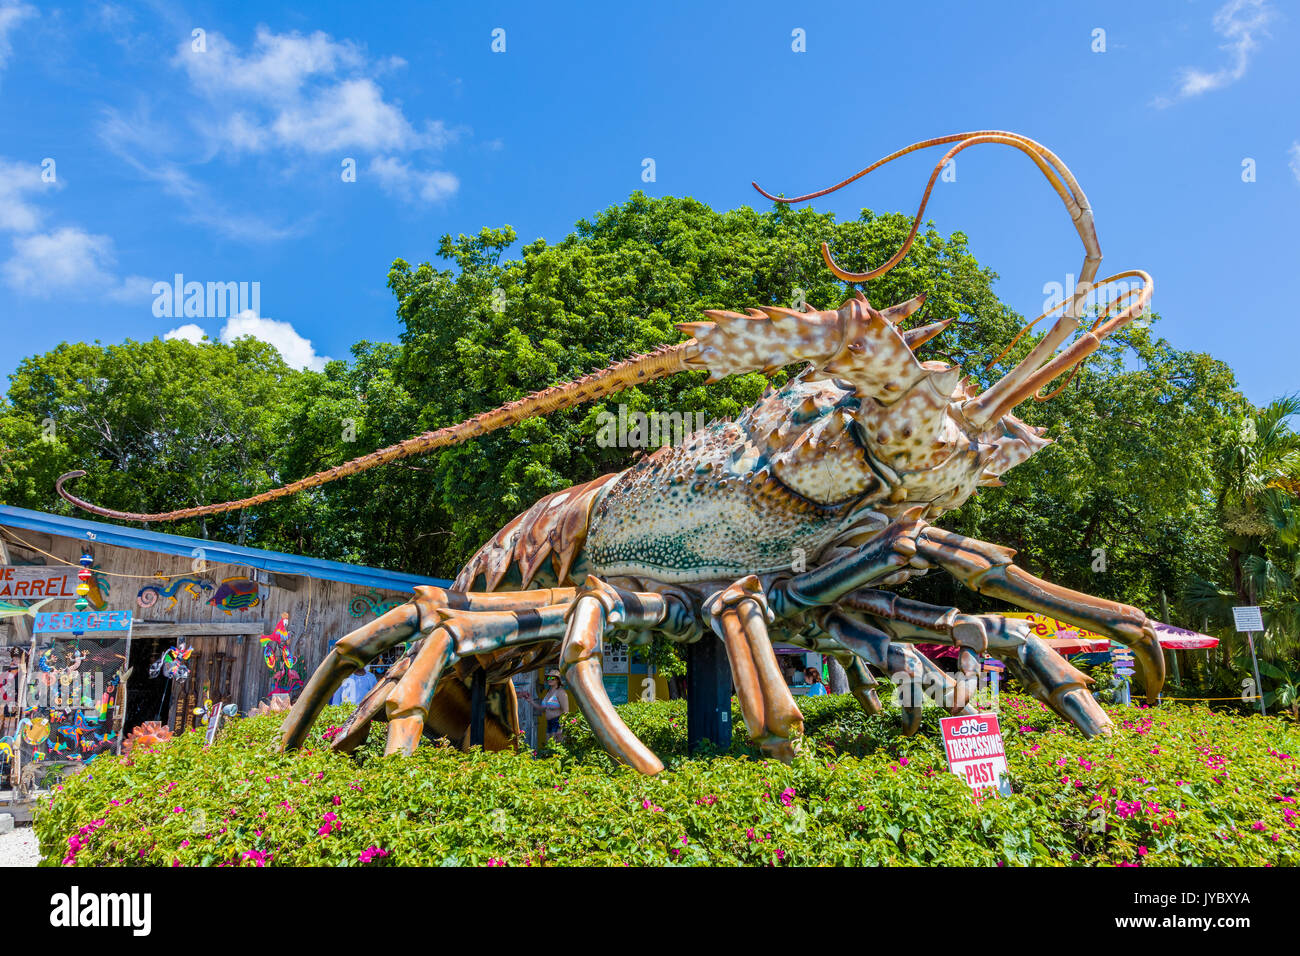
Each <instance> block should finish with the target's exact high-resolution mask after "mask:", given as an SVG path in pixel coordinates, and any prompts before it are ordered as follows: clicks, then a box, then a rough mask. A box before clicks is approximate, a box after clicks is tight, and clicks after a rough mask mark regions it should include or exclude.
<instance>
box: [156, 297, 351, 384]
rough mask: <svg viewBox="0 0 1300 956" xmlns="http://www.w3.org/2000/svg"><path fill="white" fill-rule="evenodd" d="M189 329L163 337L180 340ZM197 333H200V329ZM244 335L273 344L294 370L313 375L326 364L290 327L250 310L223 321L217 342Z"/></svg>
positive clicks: (176, 331) (308, 343) (310, 345)
mask: <svg viewBox="0 0 1300 956" xmlns="http://www.w3.org/2000/svg"><path fill="white" fill-rule="evenodd" d="M191 328H194V329H197V328H198V327H197V326H181V327H180V328H179V329H173V330H172V331H171V332H168V333H167V335H168V337H172V333H177V335H176V337H183V336H181V335H180V333H182V332H185V331H187V330H188V329H191ZM198 331H200V332H202V329H198ZM246 335H251V336H252V337H253V338H255V339H260V340H261V341H263V342H267V343H270V344H271V345H274V346H275V347H276V348H277V349H278V350H279V352H280V354H281V355H282V356H283V357H284V360H285V361H286V362H287V363H289V364H290V365H292V366H293V367H294V368H309V369H311V370H312V371H314V372H320V371H323V370H324V368H325V363H326V362H328V361H329V358H328V357H326V356H321V355H317V354H316V350H315V349H314V348H312V344H311V340H310V339H305V338H303V337H302V336H301V335H299V334H298V333H297V331H295V330H294V327H293V325H292V324H290V323H288V322H280V321H278V320H276V319H264V318H262V317H261V316H260V315H257V314H256V313H254V312H253V311H252V310H251V309H246V310H245V311H243V312H241V313H239V315H236V316H232V317H231V318H229V319H227V320H226V324H225V325H224V326H222V328H221V341H222V342H225V343H226V344H227V345H229V344H230V343H231V342H233V341H234V340H235V339H238V338H242V337H243V336H246Z"/></svg>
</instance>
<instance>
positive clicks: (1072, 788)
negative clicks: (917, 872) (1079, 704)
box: [35, 695, 1300, 866]
mask: <svg viewBox="0 0 1300 956" xmlns="http://www.w3.org/2000/svg"><path fill="white" fill-rule="evenodd" d="M800 706H801V707H802V708H803V710H804V713H805V715H806V717H807V730H808V736H807V737H806V738H805V739H804V741H803V745H802V752H801V753H800V755H799V757H798V758H797V759H796V760H795V762H794V763H793V765H791V766H785V765H782V764H780V763H776V762H773V761H767V760H760V759H756V757H755V755H754V754H753V748H752V745H751V744H750V743H749V741H748V739H747V738H746V737H745V735H744V733H743V729H742V728H743V724H742V723H741V722H740V715H739V714H738V713H736V714H734V715H733V716H734V718H735V726H736V727H737V728H738V733H737V734H736V739H735V741H734V743H733V746H732V747H731V749H730V751H729V752H728V753H726V754H719V755H710V756H707V757H702V758H687V757H686V755H685V753H684V751H685V726H686V711H685V706H684V704H683V702H681V701H674V702H660V703H653V704H630V705H627V706H624V707H622V708H620V711H621V712H622V714H623V716H624V718H625V719H626V720H627V722H628V724H629V726H630V727H631V728H632V729H633V730H634V731H635V732H637V733H638V735H639V736H640V737H641V738H642V739H643V740H645V741H646V742H647V744H649V745H650V746H651V748H652V749H654V750H656V752H657V753H659V754H660V756H661V757H663V758H665V761H666V763H667V764H668V770H667V772H665V773H662V774H660V775H658V776H656V777H653V778H646V777H642V776H640V775H638V774H636V773H635V772H633V771H631V770H628V769H627V768H621V767H615V766H614V765H613V763H612V761H610V760H609V758H608V757H607V756H606V755H605V754H604V753H603V752H602V751H600V749H599V748H598V747H597V746H596V744H595V741H594V740H593V738H592V736H591V733H590V731H589V729H588V728H587V727H586V725H585V723H584V722H583V721H582V719H581V717H578V716H568V717H566V718H565V724H566V728H567V732H568V741H567V743H566V744H565V745H563V746H561V747H559V748H557V750H556V752H555V753H554V754H553V755H552V756H551V757H550V758H549V759H536V758H534V757H532V756H531V755H529V754H526V753H524V754H516V753H500V754H484V753H482V752H479V751H475V752H472V753H469V754H461V753H459V752H457V751H455V750H452V749H450V748H447V747H439V746H435V745H431V744H426V745H425V746H422V747H421V748H420V749H419V750H418V751H417V753H416V755H415V756H414V757H411V758H406V759H403V758H385V757H383V756H381V753H382V733H383V729H382V727H377V728H375V730H374V731H372V734H371V739H370V741H369V742H368V743H367V744H366V745H365V746H364V747H363V748H361V750H360V751H359V752H358V754H357V756H356V757H355V758H353V757H344V756H340V755H337V754H334V753H331V752H329V751H328V750H327V749H325V748H324V745H323V741H322V739H321V737H322V734H323V733H324V732H327V731H328V728H329V727H331V726H332V725H336V724H339V723H341V722H342V720H343V718H344V716H345V715H346V712H347V711H346V708H329V709H327V711H326V712H325V714H324V715H323V716H322V719H321V722H320V723H318V725H317V726H316V728H315V729H314V731H313V736H312V739H313V740H314V741H315V742H316V745H315V746H314V747H313V748H310V749H307V750H304V751H302V752H299V753H295V754H279V753H276V752H275V751H274V749H273V742H274V740H275V738H276V733H277V729H278V726H279V723H280V720H281V717H280V716H279V715H271V716H265V717H256V718H250V719H246V720H238V721H235V722H233V723H231V724H230V725H229V726H228V727H227V729H225V730H224V731H223V732H222V734H221V736H220V737H219V739H218V741H217V742H216V744H215V745H214V746H213V747H212V748H211V749H208V750H205V749H204V748H203V745H202V737H201V735H199V734H186V735H184V736H182V737H180V738H178V739H177V740H175V741H172V742H171V743H169V744H167V745H166V746H164V747H162V748H160V749H159V750H158V751H157V752H154V753H146V754H141V755H138V756H137V758H136V760H135V763H134V765H127V764H126V763H125V762H124V761H121V760H118V759H114V758H101V759H100V760H98V761H96V762H95V763H94V764H92V765H91V766H90V767H89V768H88V769H87V770H86V771H84V772H82V773H81V774H78V775H77V776H75V777H73V778H71V779H69V780H68V781H66V782H65V783H64V784H63V785H62V786H61V787H59V789H58V790H57V791H56V792H55V793H54V795H53V796H52V797H51V798H49V799H47V800H45V801H43V803H42V805H41V806H40V807H39V808H38V811H37V814H36V821H35V828H36V833H37V835H38V838H39V840H40V847H41V852H42V853H43V854H44V857H45V863H46V865H59V864H60V862H64V863H75V864H77V865H97V866H104V865H127V866H130V865H151V866H175V865H184V866H190V865H257V864H260V863H268V864H271V865H309V864H324V865H340V866H360V865H369V866H384V865H440V864H441V865H461V864H464V865H499V864H502V863H504V864H506V865H511V866H516V865H529V864H531V865H538V864H550V865H557V864H560V865H570V864H595V865H619V864H628V865H656V866H658V865H676V864H692V865H759V864H761V865H773V864H775V865H875V864H953V865H977V866H989V865H1004V864H1011V865H1021V864H1034V865H1053V864H1058V865H1069V864H1071V863H1074V864H1076V865H1133V864H1138V865H1142V864H1147V865H1150V864H1155V865H1189V864H1190V865H1195V864H1216V865H1245V864H1251V865H1261V864H1276V865H1294V864H1295V863H1297V862H1300V828H1298V824H1300V812H1298V811H1300V807H1298V805H1297V802H1296V801H1297V799H1298V798H1300V772H1298V771H1297V760H1296V757H1297V753H1300V747H1298V746H1297V732H1296V725H1295V723H1294V722H1291V721H1289V720H1282V719H1273V718H1268V719H1265V718H1261V717H1241V716H1235V715H1225V714H1218V713H1213V712H1211V711H1209V710H1207V709H1205V708H1195V709H1193V708H1184V707H1177V706H1170V707H1165V708H1161V709H1145V708H1111V710H1112V713H1113V715H1114V716H1115V718H1116V722H1117V725H1118V730H1117V732H1116V734H1115V735H1114V736H1113V737H1112V738H1110V739H1109V740H1096V741H1085V740H1084V739H1083V738H1082V737H1080V736H1079V734H1078V733H1077V732H1076V731H1074V730H1072V729H1069V728H1067V727H1066V725H1064V724H1063V723H1062V722H1061V721H1060V720H1058V719H1057V718H1055V717H1054V716H1052V715H1050V714H1049V713H1048V712H1046V711H1045V710H1044V708H1042V706H1041V705H1040V704H1038V703H1037V702H1036V701H1033V700H1030V699H1026V698H1018V697H1012V696H1009V695H1004V696H1003V698H1002V724H1003V728H1004V734H1005V737H1006V743H1007V750H1008V760H1009V764H1010V769H1011V773H1012V776H1013V785H1014V788H1015V793H1014V795H1013V796H1011V797H1006V798H998V799H989V800H986V801H984V802H983V803H982V804H981V805H979V806H977V805H976V804H975V803H974V802H973V800H972V799H971V795H970V792H969V791H968V790H967V788H966V786H965V784H964V783H962V782H961V781H959V780H958V779H957V778H956V777H955V776H953V775H951V774H949V773H947V772H946V771H945V769H944V763H943V754H942V750H941V748H940V746H939V744H938V739H937V714H936V713H934V712H931V713H928V714H927V716H926V722H925V725H924V727H923V730H922V732H921V733H920V734H919V735H917V736H915V737H911V738H907V737H901V736H899V734H898V731H899V724H898V719H897V717H896V716H894V715H890V714H886V715H882V716H880V717H874V718H869V717H867V716H865V715H864V714H862V713H861V711H860V710H859V709H858V708H857V705H856V704H855V703H854V702H853V701H852V699H851V698H848V697H827V698H821V699H802V700H801V701H800Z"/></svg>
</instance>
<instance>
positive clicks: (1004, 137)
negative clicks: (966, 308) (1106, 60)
mask: <svg viewBox="0 0 1300 956" xmlns="http://www.w3.org/2000/svg"><path fill="white" fill-rule="evenodd" d="M948 143H956V145H955V146H953V147H952V148H951V149H949V150H948V152H946V153H945V154H944V155H943V158H942V159H940V160H939V162H938V163H937V164H936V165H935V167H934V170H933V171H932V172H931V173H930V179H929V181H928V182H927V183H926V186H925V192H924V193H922V195H921V204H920V207H919V208H918V209H917V212H916V216H915V218H914V219H913V220H912V228H911V229H910V230H909V232H908V234H907V238H906V239H905V240H904V241H903V244H902V246H901V247H900V248H899V249H898V251H897V252H895V253H894V255H892V256H891V257H890V258H889V259H888V260H887V261H885V262H884V263H883V264H881V265H880V266H877V267H876V268H874V269H871V270H869V271H867V272H849V271H848V270H846V269H843V268H841V267H840V266H839V265H838V264H837V263H836V262H835V260H834V259H833V258H832V257H831V254H830V247H829V245H828V244H827V243H824V242H823V243H822V247H821V250H822V259H823V260H825V262H826V266H827V268H828V269H830V270H831V272H832V273H834V274H835V275H836V276H837V277H838V278H840V279H842V280H843V281H845V282H866V281H868V280H870V279H874V278H877V277H878V276H882V275H884V274H885V273H886V272H889V271H890V270H891V269H893V268H894V267H895V266H896V265H898V263H900V262H901V261H902V260H903V257H904V256H906V255H907V253H908V251H909V250H910V249H911V248H912V243H913V242H914V241H915V240H916V235H917V233H918V232H919V231H920V228H921V220H922V218H923V217H924V215H925V208H926V205H927V204H928V203H929V202H930V193H931V191H932V190H933V189H934V184H935V182H936V181H937V180H938V178H939V174H940V173H941V172H942V171H943V167H944V166H945V165H946V164H947V163H948V162H949V160H951V159H952V158H953V157H954V156H956V155H957V154H958V153H960V152H961V151H962V150H964V149H968V148H970V147H971V146H976V145H979V144H981V143H998V144H1001V145H1004V146H1013V147H1015V148H1016V149H1018V150H1020V151H1021V152H1022V153H1024V154H1025V155H1026V156H1028V157H1029V158H1030V159H1031V160H1033V162H1034V165H1035V166H1037V167H1038V169H1039V171H1040V172H1041V173H1042V174H1043V176H1044V177H1046V179H1047V181H1048V183H1050V184H1051V186H1052V188H1053V189H1054V190H1055V191H1056V194H1057V196H1059V197H1060V199H1061V202H1062V203H1064V205H1065V208H1066V211H1067V212H1068V213H1069V214H1070V219H1071V221H1072V222H1073V223H1074V228H1075V230H1076V231H1077V232H1078V234H1079V239H1080V240H1081V241H1082V242H1083V251H1084V256H1083V265H1082V267H1081V268H1080V270H1079V280H1078V282H1077V284H1076V286H1075V292H1074V295H1073V296H1071V297H1070V298H1069V299H1067V300H1063V301H1062V302H1060V303H1058V304H1057V305H1056V306H1055V307H1054V308H1052V309H1049V310H1048V311H1047V312H1045V313H1043V315H1040V316H1039V317H1038V318H1037V319H1035V320H1034V321H1033V322H1031V323H1029V325H1028V326H1027V327H1026V328H1025V329H1022V330H1021V332H1020V334H1019V335H1017V336H1016V339H1013V340H1012V346H1014V344H1015V342H1016V341H1017V340H1018V339H1019V338H1020V335H1023V334H1024V333H1025V332H1026V331H1028V329H1029V328H1032V327H1033V325H1035V324H1036V323H1037V322H1039V321H1040V320H1041V319H1043V318H1045V317H1047V316H1048V315H1051V314H1052V313H1054V312H1056V311H1058V310H1062V309H1063V311H1062V313H1061V317H1060V318H1059V319H1058V320H1057V322H1056V324H1055V325H1053V326H1052V328H1051V329H1050V330H1049V331H1048V332H1047V333H1046V334H1045V335H1044V336H1043V338H1042V339H1041V340H1039V342H1038V343H1037V344H1036V345H1035V346H1034V348H1033V349H1031V350H1030V352H1029V354H1028V355H1027V356H1026V357H1025V358H1024V359H1023V360H1022V361H1021V362H1020V363H1019V364H1018V365H1016V366H1015V368H1013V369H1011V370H1010V371H1009V372H1007V374H1006V375H1004V376H1003V377H1002V378H1001V379H1000V380H998V381H997V382H996V383H995V384H993V385H992V386H990V388H989V389H988V390H987V391H985V392H984V393H983V394H981V395H979V396H976V397H975V398H973V399H971V400H970V401H968V402H967V403H966V404H965V406H964V408H963V410H964V413H965V415H966V418H967V420H968V421H970V422H971V423H972V424H975V425H977V426H984V425H987V424H989V423H990V422H996V421H997V420H999V419H1000V418H1001V416H1002V415H1004V414H1006V413H1007V412H1009V411H1011V409H1013V408H1014V407H1015V406H1016V405H1018V404H1019V403H1020V402H1022V401H1024V400H1025V399H1026V398H1028V397H1029V396H1030V395H1033V396H1034V398H1035V399H1037V400H1038V401H1046V400H1047V399H1049V398H1052V397H1053V396H1055V395H1056V394H1058V393H1059V392H1060V391H1061V388H1063V387H1064V385H1063V386H1061V388H1057V389H1056V390H1055V391H1053V392H1052V393H1051V394H1049V395H1042V394H1041V390H1042V388H1043V387H1044V386H1046V385H1047V384H1048V383H1049V382H1051V381H1052V380H1053V379H1054V378H1056V377H1057V376H1058V375H1060V374H1061V373H1062V372H1064V371H1066V370H1068V369H1070V368H1076V371H1077V366H1078V365H1079V364H1080V363H1081V362H1082V361H1083V360H1084V359H1085V358H1087V356H1088V355H1090V354H1091V353H1092V352H1094V351H1096V349H1097V347H1098V346H1099V345H1100V344H1101V340H1102V339H1104V338H1105V337H1106V336H1107V335H1109V334H1110V333H1112V332H1114V331H1115V330H1116V329H1118V328H1120V327H1122V326H1123V325H1125V324H1126V323H1128V322H1129V321H1130V320H1132V319H1133V318H1134V317H1135V316H1137V315H1141V314H1142V313H1143V312H1144V311H1145V309H1146V307H1147V304H1148V303H1149V302H1150V300H1151V293H1152V290H1153V289H1154V282H1153V281H1152V279H1151V277H1150V276H1149V275H1147V274H1146V273H1145V272H1143V271H1141V270H1140V269H1133V270H1129V271H1127V272H1121V273H1118V274H1116V275H1113V276H1109V277H1108V278H1105V279H1102V280H1101V281H1100V282H1095V283H1094V279H1095V278H1096V275H1097V269H1098V267H1099V266H1100V265H1101V245H1100V243H1099V242H1098V240H1097V229H1096V224H1095V222H1094V220H1093V215H1092V207H1091V206H1090V205H1089V204H1088V197H1087V196H1085V195H1084V192H1083V188H1082V187H1081V186H1080V185H1079V181H1078V180H1077V179H1075V178H1074V174H1073V173H1071V172H1070V169H1069V167H1068V166H1066V165H1065V163H1064V162H1062V160H1061V159H1060V157H1059V156H1057V155H1056V154H1055V153H1053V152H1052V151H1051V150H1049V149H1048V148H1047V147H1046V146H1044V145H1043V144H1042V143H1038V142H1036V141H1034V140H1032V139H1030V138H1029V137H1027V136H1021V135H1020V134H1019V133H1010V132H1007V131H1005V130H975V131H973V132H968V133H953V134H952V135H950V136H939V137H936V138H934V139H927V140H923V141H921V142H919V143H913V144H912V145H911V146H905V147H903V148H902V149H900V150H896V151H895V152H893V153H890V154H889V155H888V156H885V157H884V158H882V159H879V160H877V161H876V162H874V163H872V164H871V165H870V166H868V167H867V168H865V169H863V170H861V171H859V172H857V173H854V174H853V175H852V176H850V177H849V178H848V179H845V180H842V181H841V182H838V183H836V184H835V185H834V186H829V187H827V188H826V189H821V190H818V191H817V192H812V193H807V194H805V195H803V196H796V197H794V198H793V199H786V198H783V197H778V196H773V195H772V194H771V193H769V192H767V191H766V190H765V189H763V188H761V187H760V186H759V185H758V183H753V184H752V185H753V187H754V188H755V189H757V190H758V191H759V193H761V194H762V195H763V196H765V197H766V198H768V199H770V200H772V201H773V202H778V203H796V202H803V201H805V200H808V199H816V198H818V197H820V196H825V195H827V194H829V193H833V192H835V190H837V189H841V188H843V187H844V186H847V185H848V184H849V183H852V182H855V181H856V180H858V179H861V178H862V177H863V176H865V175H867V174H868V173H870V172H872V171H874V170H876V169H879V168H880V167H881V166H884V165H885V164H886V163H891V162H893V161H894V160H895V159H898V158H899V157H902V156H906V155H907V154H908V153H913V152H916V151H917V150H919V149H926V148H928V147H931V146H942V145H946V144H948ZM1129 277H1133V278H1138V279H1141V280H1142V282H1143V285H1142V288H1141V290H1140V291H1134V292H1131V293H1126V294H1125V295H1124V296H1123V298H1122V300H1121V301H1127V300H1128V299H1130V298H1134V297H1136V301H1135V302H1132V303H1130V304H1128V306H1127V308H1125V309H1124V311H1123V312H1121V313H1120V314H1119V315H1117V316H1115V317H1114V318H1110V319H1109V321H1106V322H1105V323H1104V324H1103V323H1102V319H1107V318H1109V312H1110V309H1109V308H1108V309H1107V312H1106V314H1105V315H1103V316H1102V319H1099V320H1098V321H1097V322H1095V323H1094V324H1093V327H1092V328H1091V329H1089V330H1088V331H1087V332H1085V333H1084V334H1083V335H1082V336H1080V337H1079V338H1078V339H1077V340H1075V341H1074V342H1072V343H1071V344H1070V345H1069V347H1067V348H1066V349H1065V350H1064V351H1062V352H1061V353H1060V354H1059V355H1056V354H1055V353H1056V350H1057V349H1058V348H1059V347H1060V346H1061V345H1062V344H1063V343H1064V342H1065V341H1066V340H1067V339H1068V338H1070V336H1071V335H1073V334H1074V332H1075V331H1076V330H1077V329H1078V328H1079V325H1080V316H1081V312H1082V306H1083V303H1084V301H1085V300H1086V299H1087V296H1088V293H1089V292H1091V291H1093V290H1094V289H1097V288H1101V287H1103V286H1105V285H1107V284H1108V283H1110V282H1114V281H1116V280H1119V279H1124V278H1129ZM1010 348H1011V346H1008V349H1007V350H1004V352H1003V354H1005V352H1006V351H1008V350H1009V349H1010ZM1054 356H1055V357H1054ZM1000 357H1001V356H999V358H1000ZM996 361H997V359H994V360H993V362H996ZM993 362H990V363H989V364H990V365H991V364H993ZM1045 363H1046V364H1045ZM1065 384H1069V381H1068V380H1067V382H1066V383H1065Z"/></svg>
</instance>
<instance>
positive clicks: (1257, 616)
mask: <svg viewBox="0 0 1300 956" xmlns="http://www.w3.org/2000/svg"><path fill="white" fill-rule="evenodd" d="M1232 619H1233V620H1234V621H1236V622H1237V632H1238V633H1239V634H1249V633H1251V632H1252V631H1253V632H1255V633H1259V632H1262V631H1263V630H1264V615H1263V614H1261V613H1260V611H1259V608H1258V607H1234V608H1233V609H1232Z"/></svg>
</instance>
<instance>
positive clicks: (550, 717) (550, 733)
mask: <svg viewBox="0 0 1300 956" xmlns="http://www.w3.org/2000/svg"><path fill="white" fill-rule="evenodd" d="M542 712H543V713H544V714H546V739H547V740H550V739H552V738H554V739H555V740H557V741H559V740H563V739H564V735H563V734H561V733H560V714H567V713H568V712H569V695H568V694H567V693H565V690H564V688H563V687H561V686H560V672H559V671H557V670H549V671H547V672H546V690H545V691H544V692H543V693H542Z"/></svg>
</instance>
